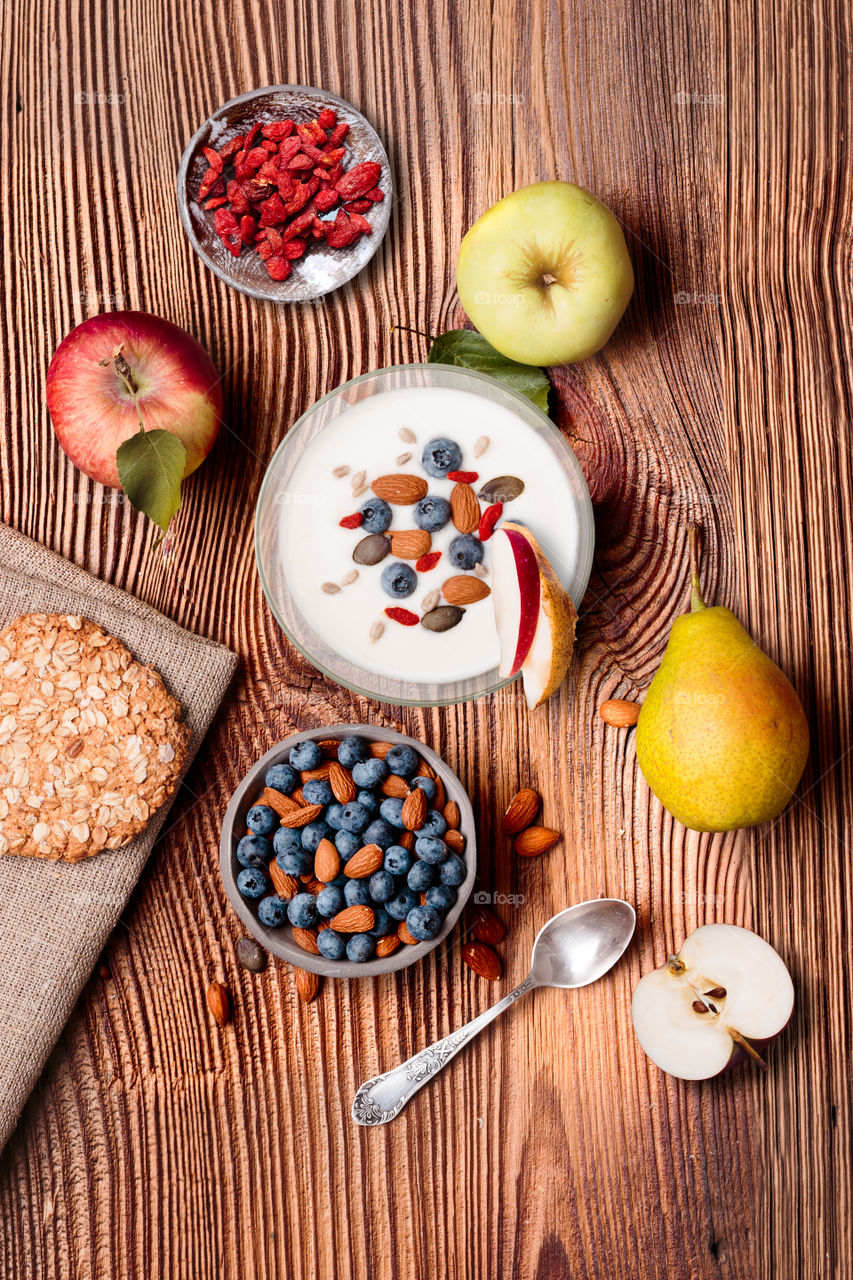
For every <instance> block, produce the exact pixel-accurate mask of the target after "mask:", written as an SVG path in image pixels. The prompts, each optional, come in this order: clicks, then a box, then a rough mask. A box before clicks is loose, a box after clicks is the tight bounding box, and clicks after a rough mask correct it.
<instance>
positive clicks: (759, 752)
mask: <svg viewBox="0 0 853 1280" xmlns="http://www.w3.org/2000/svg"><path fill="white" fill-rule="evenodd" d="M690 566H691V579H692V599H691V611H690V613H688V614H685V615H684V616H683V617H681V618H678V619H677V620H676V621H675V623H674V624H673V627H672V632H671V633H670V637H669V643H668V644H667V648H666V653H665V654H664V658H663V662H662V663H661V665H660V669H659V671H658V672H657V674H656V676H655V678H654V679H653V680H652V683H651V685H650V686H649V692H648V694H647V695H646V699H645V702H644V703H643V708H642V711H641V712H640V719H639V721H638V723H637V761H638V763H639V765H640V768H641V769H642V771H643V774H644V776H645V779H646V781H647V782H648V784H649V786H650V787H651V789H652V791H653V792H654V793H655V795H656V796H657V798H658V800H660V802H661V804H662V805H663V806H664V808H665V809H668V810H669V812H670V813H671V814H672V815H673V817H675V818H677V819H678V820H679V822H683V823H684V825H685V826H686V827H690V828H691V829H692V830H694V831H732V830H735V829H736V828H739V827H754V826H757V825H758V824H759V823H761V822H767V821H768V820H769V819H771V818H775V817H777V816H778V814H780V813H781V812H782V810H783V809H784V808H785V806H786V805H787V804H788V803H789V801H790V800H791V797H792V796H793V794H794V791H795V790H796V787H797V784H798V782H799V781H800V777H801V775H802V772H803V769H804V768H805V763H806V757H807V756H808V751H809V730H808V723H807V721H806V717H805V713H804V712H803V708H802V706H801V704H800V700H799V698H798V697H797V694H796V692H795V691H794V688H793V686H792V685H791V682H790V681H789V680H788V678H787V676H786V675H785V674H784V672H782V671H780V669H779V667H777V666H776V663H775V662H773V661H772V660H771V659H770V658H768V656H767V654H766V653H764V651H763V650H762V649H760V648H759V647H758V645H757V644H756V643H755V641H754V640H753V639H752V637H751V636H750V634H749V632H748V631H746V630H745V629H744V627H743V626H741V624H740V623H739V622H738V620H737V618H736V617H735V616H734V614H733V613H732V612H731V610H729V609H726V608H724V607H723V606H722V605H717V606H715V607H709V606H707V605H706V604H705V602H704V601H703V599H702V596H701V594H700V589H699V566H698V552H697V546H696V529H695V528H691V529H690Z"/></svg>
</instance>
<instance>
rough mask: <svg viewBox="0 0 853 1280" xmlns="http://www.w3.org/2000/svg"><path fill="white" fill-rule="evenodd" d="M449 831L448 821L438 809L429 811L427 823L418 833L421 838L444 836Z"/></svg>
mask: <svg viewBox="0 0 853 1280" xmlns="http://www.w3.org/2000/svg"><path fill="white" fill-rule="evenodd" d="M446 830H447V819H446V818H445V817H444V814H441V813H439V812H438V810H437V809H428V810H427V816H426V821H425V823H424V825H423V826H422V827H421V829H420V831H419V832H418V835H419V836H443V835H444V833H445V831H446Z"/></svg>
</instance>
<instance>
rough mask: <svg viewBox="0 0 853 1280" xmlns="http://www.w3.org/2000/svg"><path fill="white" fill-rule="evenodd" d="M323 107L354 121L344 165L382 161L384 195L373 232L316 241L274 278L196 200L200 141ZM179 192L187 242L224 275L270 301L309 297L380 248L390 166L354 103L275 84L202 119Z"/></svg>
mask: <svg viewBox="0 0 853 1280" xmlns="http://www.w3.org/2000/svg"><path fill="white" fill-rule="evenodd" d="M323 107H332V108H334V110H335V111H337V113H338V120H345V121H346V122H347V123H348V124H349V126H350V131H349V133H348V135H347V139H346V146H347V148H348V154H347V159H346V165H347V168H352V166H353V165H356V164H360V163H361V162H362V161H363V160H377V161H378V162H379V163H380V164H381V165H382V175H381V177H380V179H379V183H378V185H379V186H380V187H381V188H382V190H383V191H384V193H385V199H384V200H383V201H381V203H379V204H375V205H373V207H372V209H370V210H369V211H368V212H367V213H366V214H365V215H364V216H365V217H366V218H367V221H368V222H369V223H370V225H371V226H372V227H373V232H372V234H371V235H369V236H368V235H363V236H362V237H361V238H360V239H359V240H357V241H356V243H355V244H354V245H353V246H352V247H351V248H349V249H328V248H326V246H325V244H320V243H318V242H316V241H313V242H312V243H311V244H310V245H309V247H308V250H307V252H306V253H305V255H304V257H302V258H299V259H298V260H297V261H296V262H295V263H294V264H293V270H292V271H291V273H290V275H289V276H288V277H287V279H286V280H281V281H278V280H272V279H270V277H269V276H268V275H267V272H266V268H265V267H264V264H263V261H262V260H261V258H260V257H259V256H258V254H256V253H249V252H248V251H244V252H243V253H241V254H240V256H239V258H235V257H233V255H232V254H231V253H230V252H229V251H228V249H226V248H225V245H224V244H223V243H222V241H221V240H220V239H219V236H218V235H217V234H216V232H215V231H214V229H213V211H212V210H207V209H203V208H202V206H201V205H200V204H199V203H198V201H197V199H196V197H197V195H198V190H199V186H200V185H201V179H202V176H203V174H204V173H205V171H206V170H207V167H208V165H207V161H206V160H205V158H204V156H203V155H202V150H201V149H202V147H213V148H214V149H216V148H218V147H221V146H223V145H224V144H225V143H226V142H228V141H229V140H230V139H231V138H233V137H234V135H235V134H238V133H245V132H246V131H247V130H248V129H249V128H250V126H251V125H253V124H254V123H255V121H256V120H263V121H264V122H265V123H266V122H268V121H272V120H284V119H287V117H290V118H291V119H293V120H296V121H297V123H300V122H301V121H304V120H310V119H313V118H314V117H315V116H316V115H317V113H318V112H319V111H321V110H322V109H323ZM177 194H178V208H179V210H180V214H181V222H182V223H183V227H184V231H186V233H187V236H188V238H189V242H190V244H191V245H192V247H193V248H194V249H195V251H196V253H197V254H198V256H199V257H200V258H201V259H202V261H203V262H205V263H206V264H207V265H208V266H209V267H210V269H211V271H213V272H214V274H215V275H217V276H219V279H220V280H224V281H225V283H226V284H230V285H231V286H232V287H233V288H234V289H239V290H240V292H241V293H248V294H249V295H250V296H251V297H253V298H261V299H262V300H263V301H265V302H308V301H310V300H311V299H312V298H320V297H322V296H323V294H326V293H331V292H332V290H333V289H339V288H340V287H341V286H342V285H345V284H346V283H347V281H349V280H352V278H353V276H355V275H358V273H359V271H361V270H362V269H363V268H364V267H366V266H367V264H368V262H369V261H370V259H371V258H372V257H373V255H374V254H375V253H376V250H377V249H378V248H379V246H380V244H381V243H382V238H383V236H384V235H385V232H386V230H387V228H388V219H389V217H390V216H391V197H392V184H391V166H390V165H389V163H388V156H387V155H386V154H385V148H384V147H383V146H382V143H381V142H380V140H379V136H378V134H377V133H376V130H375V129H374V128H373V126H372V125H370V124H368V122H367V120H365V118H364V116H363V115H361V113H360V112H358V111H356V109H355V107H354V106H352V104H351V103H349V102H345V101H344V99H343V98H338V97H336V96H335V94H333V93H327V92H326V90H325V89H313V88H310V87H309V86H307V85H298V84H277V85H270V86H269V87H268V88H265V89H253V90H252V92H251V93H244V94H241V95H240V97H239V98H232V99H231V100H230V101H229V102H225V103H223V105H222V106H221V107H218V108H217V110H216V111H214V113H213V115H212V116H210V117H209V118H208V119H207V120H205V122H204V124H203V125H202V126H201V128H200V129H198V130H197V131H196V132H195V133H194V134H193V136H192V138H191V139H190V141H189V143H188V144H187V148H186V150H185V151H184V154H183V158H182V159H181V166H180V168H179V170H178V183H177Z"/></svg>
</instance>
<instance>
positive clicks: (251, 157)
mask: <svg viewBox="0 0 853 1280" xmlns="http://www.w3.org/2000/svg"><path fill="white" fill-rule="evenodd" d="M266 158H267V153H266V151H264V149H263V147H252V150H251V151H249V152H248V153H247V155H246V159H245V161H244V163H245V164H246V165H248V166H249V167H250V168H252V169H259V168H260V167H261V165H262V164H263V163H264V161H265V160H266Z"/></svg>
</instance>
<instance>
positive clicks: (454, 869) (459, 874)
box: [438, 853, 466, 889]
mask: <svg viewBox="0 0 853 1280" xmlns="http://www.w3.org/2000/svg"><path fill="white" fill-rule="evenodd" d="M465 874H466V868H465V863H464V862H463V861H462V859H461V858H460V857H457V855H456V854H455V853H451V855H450V857H449V858H448V859H447V861H446V862H444V863H442V865H441V867H440V868H439V872H438V876H439V879H440V880H441V883H442V884H446V885H450V886H451V887H452V888H454V889H455V888H456V886H457V885H460V884H461V883H462V881H463V880H464V879H465Z"/></svg>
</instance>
